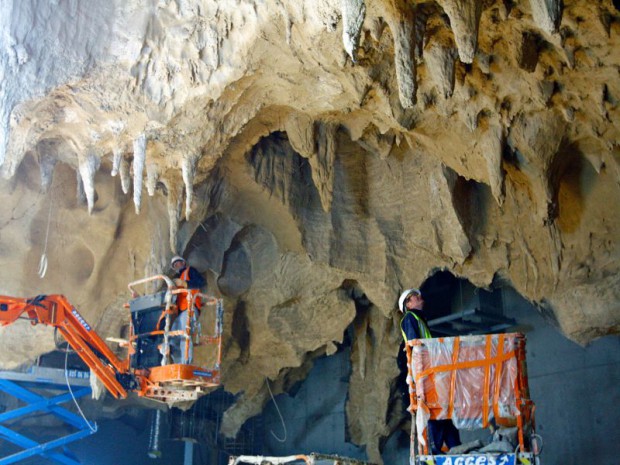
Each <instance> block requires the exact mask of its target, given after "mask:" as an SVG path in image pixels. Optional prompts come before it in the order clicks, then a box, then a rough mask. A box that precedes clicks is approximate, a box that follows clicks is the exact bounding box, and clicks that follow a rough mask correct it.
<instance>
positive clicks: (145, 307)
mask: <svg viewBox="0 0 620 465" xmlns="http://www.w3.org/2000/svg"><path fill="white" fill-rule="evenodd" d="M162 281H163V282H164V284H165V288H164V290H162V291H158V292H156V293H154V294H147V295H140V294H139V293H138V292H137V291H136V290H135V286H137V285H141V284H151V283H154V284H157V283H161V282H162ZM129 290H130V291H131V295H132V297H133V298H132V300H131V301H130V303H129V304H128V305H126V308H128V309H129V314H128V317H129V329H130V331H129V339H128V340H127V341H124V344H123V345H121V347H125V348H126V349H127V358H125V359H120V358H119V357H117V356H116V354H115V353H114V352H112V350H111V349H110V348H109V347H108V345H107V344H106V343H105V342H104V341H103V339H101V337H100V336H99V335H98V334H97V333H96V332H95V331H94V330H93V329H92V328H91V327H90V325H89V324H88V323H87V322H86V320H84V318H82V315H80V313H79V312H78V311H77V310H76V309H75V307H74V306H73V305H71V303H69V301H68V300H67V298H66V297H64V296H62V295H58V294H50V295H38V296H36V297H33V298H30V299H28V298H18V297H9V296H4V295H0V326H7V325H10V324H12V323H14V322H15V321H16V320H17V319H20V318H24V319H27V320H30V323H31V324H33V325H37V324H43V325H47V326H53V327H54V328H56V329H57V330H58V331H60V333H61V334H62V335H63V336H64V337H65V339H66V340H67V342H68V343H69V345H70V346H71V347H72V348H73V349H74V350H75V351H76V352H77V354H78V355H79V356H80V357H81V358H82V360H83V361H84V362H85V363H86V365H88V367H89V368H90V369H91V370H92V371H93V373H94V374H95V376H97V377H98V378H99V379H100V380H101V381H102V382H103V384H104V386H105V387H106V388H107V389H108V391H110V393H111V394H112V395H113V396H114V397H116V398H117V399H118V398H123V399H124V398H126V397H127V392H128V391H133V392H135V393H136V394H138V395H139V396H142V397H146V398H148V399H152V400H155V401H159V402H166V403H168V404H174V403H176V402H180V401H191V400H196V399H197V398H198V397H200V396H201V395H204V394H206V393H207V392H208V390H209V389H210V388H212V387H216V386H219V384H220V363H221V354H222V320H223V312H224V307H223V300H222V299H217V298H215V297H212V296H208V295H206V294H202V293H194V292H193V290H190V289H184V288H178V287H176V286H175V285H174V283H173V282H172V281H171V280H170V278H168V277H167V276H165V275H156V276H151V277H149V278H145V279H141V280H138V281H134V282H133V283H130V284H129ZM179 294H183V295H184V296H185V298H186V301H187V302H188V310H186V311H187V312H188V318H187V319H186V320H187V323H186V326H185V327H184V328H179V329H176V330H172V327H171V323H172V319H173V316H174V315H175V314H176V313H177V311H178V309H177V306H176V299H177V296H178V295H179ZM194 294H195V295H194ZM197 297H200V299H201V301H202V308H203V311H204V310H205V309H206V308H207V307H209V308H212V309H213V310H215V312H214V316H215V327H214V332H213V335H212V336H202V335H201V333H200V331H197V330H196V324H195V321H196V320H197V317H198V316H199V315H200V313H199V309H198V308H197V307H196V305H195V303H194V299H195V298H197ZM164 323H165V324H164ZM162 325H163V329H162V328H161V326H162ZM194 339H195V340H196V342H195V343H194V342H193V340H194ZM174 341H176V342H174ZM181 341H184V344H181ZM173 342H174V344H175V348H176V346H177V345H182V346H183V347H181V348H180V349H181V350H184V352H183V353H184V357H185V360H188V363H178V360H177V361H174V360H171V357H170V347H171V344H173ZM199 343H200V344H202V343H204V344H206V345H209V346H211V347H212V348H215V349H216V354H217V355H216V357H215V363H214V365H212V366H204V365H201V366H197V365H193V364H192V362H191V359H192V357H191V356H190V355H189V354H190V352H191V350H190V349H191V348H192V347H193V345H194V344H196V345H198V344H199Z"/></svg>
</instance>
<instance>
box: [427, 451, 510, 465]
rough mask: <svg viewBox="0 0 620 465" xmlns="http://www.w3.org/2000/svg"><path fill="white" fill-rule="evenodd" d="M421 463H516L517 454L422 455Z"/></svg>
mask: <svg viewBox="0 0 620 465" xmlns="http://www.w3.org/2000/svg"><path fill="white" fill-rule="evenodd" d="M420 463H421V464H423V465H425V464H434V465H516V456H515V454H500V455H435V456H434V457H428V456H427V457H424V456H422V457H420Z"/></svg>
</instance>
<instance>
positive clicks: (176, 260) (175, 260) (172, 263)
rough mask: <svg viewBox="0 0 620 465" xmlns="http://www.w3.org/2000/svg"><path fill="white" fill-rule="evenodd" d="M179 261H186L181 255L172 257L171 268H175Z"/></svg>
mask: <svg viewBox="0 0 620 465" xmlns="http://www.w3.org/2000/svg"><path fill="white" fill-rule="evenodd" d="M179 261H181V262H184V261H185V259H184V258H183V257H181V256H180V255H175V256H174V257H172V260H170V266H171V267H172V266H174V264H175V263H176V262H179Z"/></svg>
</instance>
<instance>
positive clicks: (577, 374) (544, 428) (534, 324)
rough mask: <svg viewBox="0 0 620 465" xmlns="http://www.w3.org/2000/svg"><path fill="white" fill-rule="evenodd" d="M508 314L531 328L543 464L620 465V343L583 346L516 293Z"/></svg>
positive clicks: (508, 300)
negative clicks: (585, 464) (551, 323)
mask: <svg viewBox="0 0 620 465" xmlns="http://www.w3.org/2000/svg"><path fill="white" fill-rule="evenodd" d="M504 309H505V314H506V316H509V317H513V318H516V319H517V321H518V322H519V324H520V325H524V326H525V328H524V329H528V328H527V326H528V325H529V326H531V329H529V330H528V331H527V332H526V334H527V348H528V353H527V357H528V374H529V382H530V395H531V397H532V399H533V400H534V402H535V403H536V423H537V431H538V433H539V434H540V435H541V436H542V437H543V440H544V448H543V453H542V461H543V463H544V464H562V465H573V464H574V465H581V464H584V463H591V464H596V465H615V464H618V463H620V440H619V438H620V338H618V337H617V336H612V337H606V338H602V339H599V340H596V341H594V342H593V343H592V344H590V345H589V346H588V347H581V346H579V345H577V344H575V343H573V342H571V341H569V340H568V339H566V338H565V337H563V336H562V335H561V334H560V333H559V332H558V331H557V330H556V329H555V328H554V327H552V326H550V325H549V324H548V323H546V322H545V320H544V319H543V318H542V317H541V316H540V314H539V313H538V312H536V311H535V309H534V308H533V307H532V306H531V305H530V304H529V303H528V302H527V301H525V300H524V299H522V298H521V297H520V296H519V295H518V294H517V293H516V292H514V291H512V290H505V292H504ZM586 310H587V309H586Z"/></svg>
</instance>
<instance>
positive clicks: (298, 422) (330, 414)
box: [263, 349, 366, 460]
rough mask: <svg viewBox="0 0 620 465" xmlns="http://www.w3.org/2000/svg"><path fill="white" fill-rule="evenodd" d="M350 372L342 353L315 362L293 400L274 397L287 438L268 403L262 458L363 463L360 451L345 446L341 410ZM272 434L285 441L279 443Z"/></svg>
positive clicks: (276, 414)
mask: <svg viewBox="0 0 620 465" xmlns="http://www.w3.org/2000/svg"><path fill="white" fill-rule="evenodd" d="M350 371H351V366H350V363H349V350H348V349H345V350H343V351H341V352H339V353H337V354H336V355H333V356H331V357H323V358H320V359H318V360H317V361H316V362H315V365H314V367H313V369H312V370H311V371H310V374H309V375H308V378H306V380H305V381H304V382H303V383H302V385H301V387H300V388H299V390H298V391H297V392H296V393H295V395H294V396H289V395H288V394H282V395H279V396H276V398H275V400H276V404H277V406H278V408H279V409H280V412H281V413H282V417H283V419H284V424H285V425H286V435H285V434H284V429H283V426H282V421H281V420H280V417H279V415H278V412H277V410H276V408H275V404H274V403H273V402H271V403H269V404H268V406H267V407H266V409H265V410H264V412H263V416H264V422H265V423H264V424H265V433H264V434H265V437H264V444H265V454H269V455H289V454H300V453H310V452H318V453H323V454H338V455H341V456H345V457H350V458H358V459H364V460H365V459H366V453H365V451H364V449H363V448H360V447H357V446H354V445H353V444H350V443H348V442H346V428H345V408H344V406H345V400H346V396H347V389H348V379H349V373H350ZM272 433H273V434H272ZM274 434H275V435H276V436H277V437H278V438H280V439H285V440H284V441H278V440H277V439H276V438H275V437H274Z"/></svg>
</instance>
